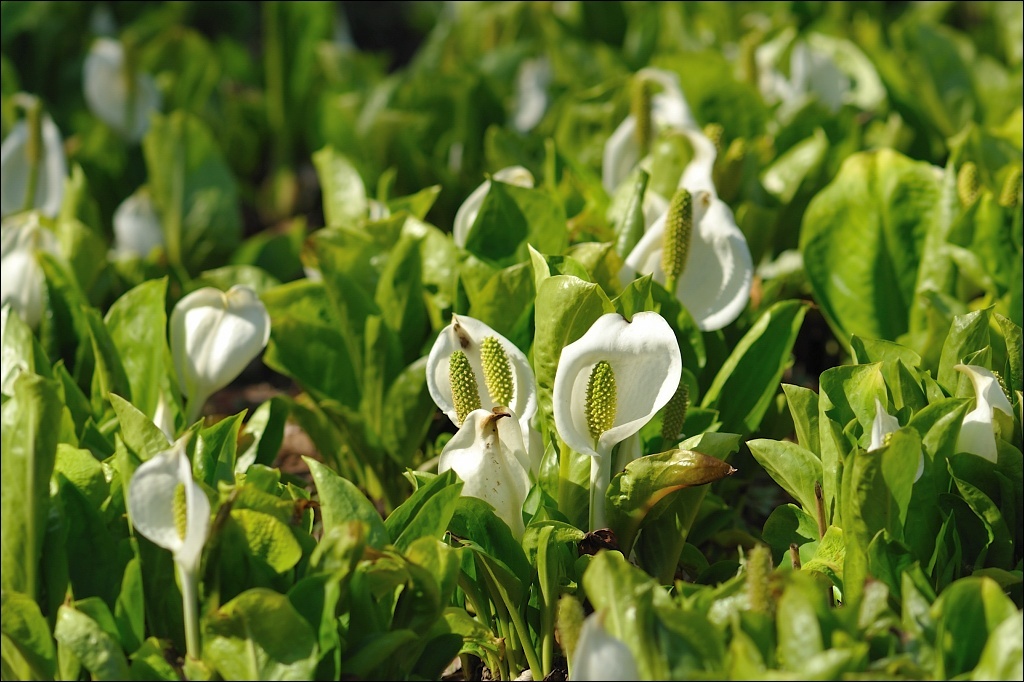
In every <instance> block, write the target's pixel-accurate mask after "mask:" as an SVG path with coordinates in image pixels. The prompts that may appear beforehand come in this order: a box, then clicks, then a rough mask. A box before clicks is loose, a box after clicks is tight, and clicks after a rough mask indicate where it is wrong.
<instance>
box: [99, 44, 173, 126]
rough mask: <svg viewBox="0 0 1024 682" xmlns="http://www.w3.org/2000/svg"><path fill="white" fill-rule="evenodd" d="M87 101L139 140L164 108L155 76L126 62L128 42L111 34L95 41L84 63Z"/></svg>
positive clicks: (101, 115)
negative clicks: (120, 40) (125, 45)
mask: <svg viewBox="0 0 1024 682" xmlns="http://www.w3.org/2000/svg"><path fill="white" fill-rule="evenodd" d="M82 79H83V87H84V90H85V101H86V103H87V104H88V105H89V108H90V109H91V110H92V112H93V113H94V114H95V115H96V117H97V118H99V119H100V120H102V121H103V122H104V123H106V124H107V125H109V126H110V127H111V128H113V129H114V130H116V131H117V132H118V134H120V135H122V136H123V137H125V138H126V139H128V140H130V141H132V142H137V141H138V140H141V139H142V137H143V136H144V135H145V134H146V131H147V130H148V129H149V119H150V116H151V115H152V114H153V113H154V112H156V111H159V110H160V91H159V90H158V89H157V87H156V81H154V80H153V78H152V77H151V76H149V75H148V74H144V73H139V72H136V71H135V70H134V69H132V65H130V64H126V63H125V53H124V46H123V45H122V44H121V43H120V42H118V41H116V40H111V39H110V38H100V39H99V40H97V41H96V42H94V43H93V44H92V47H91V48H90V50H89V54H88V55H87V56H86V58H85V63H84V65H83V74H82Z"/></svg>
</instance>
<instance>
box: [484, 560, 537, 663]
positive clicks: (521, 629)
mask: <svg viewBox="0 0 1024 682" xmlns="http://www.w3.org/2000/svg"><path fill="white" fill-rule="evenodd" d="M483 573H484V576H485V578H486V580H487V586H488V589H489V590H490V592H491V594H495V593H497V594H498V596H499V599H498V600H496V601H495V606H497V607H498V608H499V609H500V610H501V611H503V612H504V615H505V616H506V617H508V618H509V619H511V621H512V625H513V627H514V628H515V633H516V635H517V639H518V640H519V641H518V644H519V645H520V646H521V647H522V651H523V653H524V654H525V655H526V662H527V665H529V667H530V672H531V673H532V674H533V679H535V680H539V679H542V678H543V676H542V675H541V674H540V672H541V665H540V660H539V659H538V658H537V650H536V649H535V648H534V646H533V642H532V641H531V640H530V631H529V629H528V628H527V627H526V623H525V622H524V621H523V617H522V614H520V613H519V608H518V606H517V605H516V604H510V603H508V602H506V601H505V593H504V592H502V591H501V590H499V589H498V586H497V585H496V584H495V581H494V576H492V575H491V574H490V572H489V571H488V570H487V568H486V567H484V571H483Z"/></svg>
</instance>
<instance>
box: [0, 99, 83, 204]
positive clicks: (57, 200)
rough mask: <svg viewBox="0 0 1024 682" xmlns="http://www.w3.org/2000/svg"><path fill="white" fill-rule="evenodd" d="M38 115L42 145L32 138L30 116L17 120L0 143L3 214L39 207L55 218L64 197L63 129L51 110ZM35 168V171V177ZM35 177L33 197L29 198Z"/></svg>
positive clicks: (65, 173)
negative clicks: (54, 119)
mask: <svg viewBox="0 0 1024 682" xmlns="http://www.w3.org/2000/svg"><path fill="white" fill-rule="evenodd" d="M35 106H38V104H36V105H35ZM35 116H38V126H39V140H40V141H41V142H42V146H41V147H37V146H36V145H35V144H33V142H32V137H33V132H32V124H31V120H25V121H18V122H17V123H15V124H14V127H13V128H12V129H11V133H10V135H8V136H7V137H6V138H4V143H3V145H2V147H0V215H3V216H4V217H6V216H9V215H12V214H14V213H18V212H20V211H24V210H30V209H38V210H39V211H41V212H42V213H43V215H45V216H47V217H49V218H55V217H57V213H58V212H59V211H60V204H61V201H63V199H64V180H65V177H66V176H67V174H68V169H67V162H66V161H65V159H64V143H63V142H62V141H61V137H60V131H59V130H58V129H57V126H56V124H54V122H53V119H52V118H50V116H49V115H48V114H41V113H39V112H36V114H35ZM31 117H32V115H31V114H30V119H31ZM37 153H38V156H35V155H36V154H37ZM33 157H35V158H33ZM32 169H35V173H36V175H35V178H34V180H33V178H32ZM33 181H34V182H35V189H34V191H33V193H32V199H31V201H26V199H27V195H28V193H29V191H30V184H31V182H33Z"/></svg>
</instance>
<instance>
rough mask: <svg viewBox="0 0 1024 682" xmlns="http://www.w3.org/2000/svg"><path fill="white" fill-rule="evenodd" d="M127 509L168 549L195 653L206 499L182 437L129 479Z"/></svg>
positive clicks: (207, 510) (190, 650)
mask: <svg viewBox="0 0 1024 682" xmlns="http://www.w3.org/2000/svg"><path fill="white" fill-rule="evenodd" d="M128 513H129V515H130V516H131V521H132V525H133V526H134V527H135V530H136V531H138V532H139V533H141V534H142V535H143V536H144V537H146V538H148V539H149V540H150V541H152V542H153V543H154V544H156V545H159V546H160V547H163V548H164V549H166V550H169V551H170V552H171V554H172V555H173V556H174V566H175V569H176V572H177V575H178V580H179V581H180V583H181V597H182V603H183V607H184V612H185V638H186V641H187V644H188V653H189V655H190V656H192V657H198V656H199V653H200V652H199V628H198V623H199V616H198V603H197V596H198V595H197V589H196V588H197V582H198V579H199V565H200V561H201V559H202V555H203V546H204V545H205V544H206V538H207V535H208V534H209V522H210V501H209V500H208V499H207V497H206V494H205V493H204V492H203V489H202V488H200V487H199V484H197V483H196V482H195V481H193V480H192V465H191V463H190V462H189V459H188V455H187V454H186V453H185V439H184V438H183V439H181V440H178V441H177V442H175V443H174V445H173V446H171V448H170V449H169V450H164V451H163V452H161V453H159V454H157V455H155V456H154V457H153V458H152V459H150V460H148V461H146V462H144V463H142V464H141V465H140V466H139V468H138V469H136V470H135V473H134V475H132V478H131V482H130V483H129V484H128Z"/></svg>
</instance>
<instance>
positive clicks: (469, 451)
mask: <svg viewBox="0 0 1024 682" xmlns="http://www.w3.org/2000/svg"><path fill="white" fill-rule="evenodd" d="M449 469H454V470H455V473H457V474H458V475H459V478H461V479H462V480H463V482H464V485H463V488H462V494H463V495H465V496H467V497H476V498H479V499H481V500H484V501H485V502H487V503H488V504H490V505H491V506H492V507H494V511H495V512H496V513H497V515H498V516H499V517H500V518H501V519H502V520H503V521H504V522H505V523H507V524H508V527H509V528H510V529H511V530H512V534H513V535H514V536H515V537H516V538H521V537H522V536H523V530H524V525H523V503H524V502H525V501H526V495H527V493H528V492H529V491H530V474H529V471H530V459H529V457H528V455H527V454H526V446H525V444H524V442H523V434H522V431H521V430H520V428H519V420H518V419H517V418H516V416H515V414H514V413H512V412H511V411H510V410H508V409H503V408H495V409H494V410H493V411H487V410H473V411H472V412H470V413H469V415H468V416H467V417H466V420H465V421H464V422H463V424H462V426H461V427H460V428H459V430H458V432H457V433H456V434H455V435H454V436H452V439H451V440H449V441H448V443H447V444H446V445H445V446H444V449H443V450H442V451H441V456H440V459H439V460H438V464H437V473H439V474H443V473H444V472H445V471H448V470H449Z"/></svg>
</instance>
